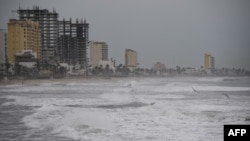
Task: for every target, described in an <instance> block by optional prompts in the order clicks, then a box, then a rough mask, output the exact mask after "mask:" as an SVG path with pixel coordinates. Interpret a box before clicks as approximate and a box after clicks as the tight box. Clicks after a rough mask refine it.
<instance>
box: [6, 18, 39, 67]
mask: <svg viewBox="0 0 250 141" xmlns="http://www.w3.org/2000/svg"><path fill="white" fill-rule="evenodd" d="M23 50H32V51H33V52H35V53H36V58H37V59H41V30H40V26H39V23H38V22H36V21H31V20H16V19H10V20H9V23H8V51H7V52H8V53H7V54H8V62H9V63H11V64H14V63H15V62H16V60H15V56H16V54H17V53H20V52H23Z"/></svg>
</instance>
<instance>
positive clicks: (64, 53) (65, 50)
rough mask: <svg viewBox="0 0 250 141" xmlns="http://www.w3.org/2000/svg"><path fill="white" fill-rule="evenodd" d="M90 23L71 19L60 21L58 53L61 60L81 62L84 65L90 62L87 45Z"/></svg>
mask: <svg viewBox="0 0 250 141" xmlns="http://www.w3.org/2000/svg"><path fill="white" fill-rule="evenodd" d="M88 29H89V24H88V23H86V21H85V20H84V22H83V21H82V20H81V22H79V21H78V19H77V20H76V23H72V21H71V19H70V20H69V21H66V20H65V19H63V21H59V38H58V43H59V48H58V53H59V56H60V62H64V63H68V64H73V65H75V64H79V65H81V66H82V67H84V66H86V65H87V64H88V59H87V46H88Z"/></svg>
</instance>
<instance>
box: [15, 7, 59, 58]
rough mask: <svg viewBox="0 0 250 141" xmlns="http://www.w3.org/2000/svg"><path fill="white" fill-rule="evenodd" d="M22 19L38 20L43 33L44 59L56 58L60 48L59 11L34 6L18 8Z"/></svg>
mask: <svg viewBox="0 0 250 141" xmlns="http://www.w3.org/2000/svg"><path fill="white" fill-rule="evenodd" d="M17 12H18V14H19V19H20V20H25V19H29V20H32V21H38V22H39V24H40V27H41V33H42V60H43V61H47V62H50V61H51V60H54V59H55V56H56V53H57V49H58V13H56V11H55V10H53V12H50V11H49V10H47V9H40V8H39V7H38V6H34V7H33V9H21V8H19V9H18V10H17Z"/></svg>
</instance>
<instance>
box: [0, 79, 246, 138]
mask: <svg viewBox="0 0 250 141" xmlns="http://www.w3.org/2000/svg"><path fill="white" fill-rule="evenodd" d="M0 104H1V105H0V109H1V110H0V140H20V141H22V140H23V141H26V140H30V141H31V140H38V141H44V140H58V141H61V140H65V141H66V140H72V141H73V140H77V141H85V140H91V141H100V140H102V141H103V140H104V141H105V140H106V141H110V140H121V141H124V140H132V141H138V140H141V141H147V140H159V141H161V140H162V141H166V140H173V141H175V140H178V141H179V140H185V141H193V140H202V141H206V140H213V141H217V140H218V141H221V140H223V125H224V124H250V121H249V119H250V108H249V107H250V78H249V77H171V78H140V79H139V78H134V79H133V78H129V79H127V78H126V79H111V80H91V81H74V80H69V81H62V82H60V81H56V82H49V81H48V83H34V84H25V83H24V85H6V86H0Z"/></svg>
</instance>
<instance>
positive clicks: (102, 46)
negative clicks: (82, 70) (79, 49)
mask: <svg viewBox="0 0 250 141" xmlns="http://www.w3.org/2000/svg"><path fill="white" fill-rule="evenodd" d="M102 60H103V61H107V60H108V45H107V43H105V42H98V41H91V42H90V65H91V66H92V67H96V66H98V65H99V62H100V61H102Z"/></svg>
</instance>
